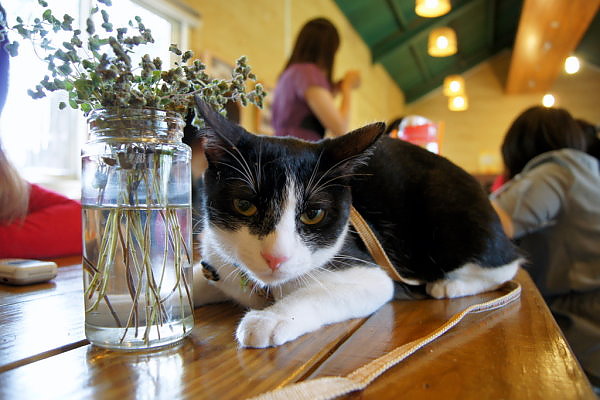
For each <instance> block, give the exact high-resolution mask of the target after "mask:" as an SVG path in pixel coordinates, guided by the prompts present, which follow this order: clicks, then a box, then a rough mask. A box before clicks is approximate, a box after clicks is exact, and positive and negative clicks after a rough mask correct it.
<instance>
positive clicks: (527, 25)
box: [506, 0, 600, 94]
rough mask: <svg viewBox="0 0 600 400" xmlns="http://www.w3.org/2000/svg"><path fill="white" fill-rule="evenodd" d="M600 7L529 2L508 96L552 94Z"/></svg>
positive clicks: (592, 0)
mask: <svg viewBox="0 0 600 400" xmlns="http://www.w3.org/2000/svg"><path fill="white" fill-rule="evenodd" d="M599 6H600V0H525V2H524V3H523V9H522V11H521V18H520V20H519V28H518V30H517V36H516V39H515V44H514V47H513V54H512V58H511V63H510V68H509V72H508V79H507V83H506V93H507V94H519V93H542V92H545V91H548V90H549V89H550V88H551V87H552V84H553V83H554V81H555V80H556V78H557V77H558V75H559V74H560V71H561V69H562V67H563V64H564V60H565V58H566V57H568V56H569V55H571V53H572V52H573V51H574V50H575V48H576V47H577V45H578V44H579V42H580V40H581V38H582V36H583V34H584V33H585V32H586V30H587V28H588V26H589V24H590V22H591V21H592V20H593V18H594V16H595V15H596V13H597V12H598V7H599Z"/></svg>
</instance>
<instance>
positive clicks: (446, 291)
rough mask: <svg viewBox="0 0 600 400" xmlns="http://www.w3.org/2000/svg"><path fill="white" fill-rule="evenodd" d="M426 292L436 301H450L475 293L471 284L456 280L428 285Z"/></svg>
mask: <svg viewBox="0 0 600 400" xmlns="http://www.w3.org/2000/svg"><path fill="white" fill-rule="evenodd" d="M426 290H427V293H429V295H430V296H432V297H435V298H436V299H445V298H448V299H451V298H454V297H462V296H469V295H472V294H475V293H477V291H476V290H475V289H474V287H473V285H472V284H470V283H469V282H465V281H461V280H456V279H442V280H439V281H435V282H431V283H428V284H427V286H426Z"/></svg>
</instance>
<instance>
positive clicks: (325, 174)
mask: <svg viewBox="0 0 600 400" xmlns="http://www.w3.org/2000/svg"><path fill="white" fill-rule="evenodd" d="M356 158H360V156H358V155H354V156H350V157H346V158H344V159H343V160H341V161H338V162H337V163H335V164H334V165H333V166H331V167H329V169H327V171H325V172H324V173H323V174H322V175H321V176H320V177H319V179H318V180H317V182H315V183H314V184H313V185H311V186H308V185H307V190H306V191H307V193H313V190H315V188H318V187H319V186H320V185H321V181H322V180H323V179H325V178H326V177H328V176H329V175H330V174H332V173H333V171H335V169H336V168H338V167H339V166H340V165H342V164H344V163H347V162H349V161H351V160H353V159H356ZM315 169H316V167H315ZM334 179H336V178H334ZM315 191H316V190H315Z"/></svg>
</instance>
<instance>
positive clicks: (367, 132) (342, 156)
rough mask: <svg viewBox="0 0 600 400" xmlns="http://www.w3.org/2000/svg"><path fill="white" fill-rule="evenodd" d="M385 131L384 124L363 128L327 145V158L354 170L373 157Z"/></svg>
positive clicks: (377, 123)
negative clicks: (378, 141)
mask: <svg viewBox="0 0 600 400" xmlns="http://www.w3.org/2000/svg"><path fill="white" fill-rule="evenodd" d="M384 131H385V124H384V123H383V122H376V123H374V124H370V125H366V126H363V127H362V128H358V129H356V130H354V131H352V132H349V133H347V134H345V135H342V136H340V137H337V138H335V139H332V140H330V141H328V142H327V143H326V150H325V151H326V154H327V158H328V159H330V160H332V161H334V162H336V163H337V164H338V165H341V164H347V165H348V166H349V167H351V168H354V167H355V166H357V165H359V164H360V163H362V162H366V160H367V159H368V158H369V156H370V155H371V150H372V148H373V145H374V144H375V142H377V139H379V137H380V136H381V134H382V133H383V132H384Z"/></svg>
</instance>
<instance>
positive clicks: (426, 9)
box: [415, 0, 451, 18]
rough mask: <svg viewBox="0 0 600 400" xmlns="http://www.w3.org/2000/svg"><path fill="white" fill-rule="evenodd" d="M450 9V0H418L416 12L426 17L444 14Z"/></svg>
mask: <svg viewBox="0 0 600 400" xmlns="http://www.w3.org/2000/svg"><path fill="white" fill-rule="evenodd" d="M450 9H451V7H450V0H417V1H416V4H415V13H416V14H417V15H418V16H420V17H425V18H435V17H439V16H442V15H444V14H446V13H448V11H450Z"/></svg>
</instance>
